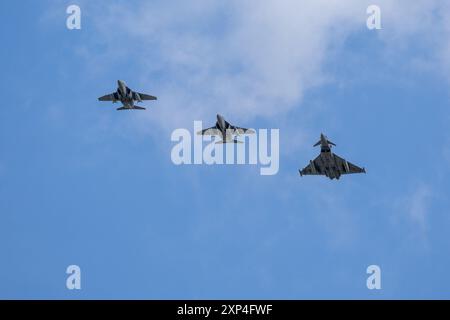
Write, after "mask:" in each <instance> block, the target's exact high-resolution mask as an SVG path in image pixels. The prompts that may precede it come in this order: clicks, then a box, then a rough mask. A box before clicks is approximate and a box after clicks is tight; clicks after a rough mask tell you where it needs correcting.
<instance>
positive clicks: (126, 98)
mask: <svg viewBox="0 0 450 320" xmlns="http://www.w3.org/2000/svg"><path fill="white" fill-rule="evenodd" d="M117 85H118V88H117V91H116V92H113V93H111V94H107V95H105V96H103V97H100V98H98V100H100V101H112V102H113V103H116V102H117V101H120V102H122V104H123V106H122V107H120V108H117V110H131V109H135V110H145V108H144V107H139V106H136V105H135V104H134V102H135V101H137V102H142V101H144V100H156V99H157V98H156V97H154V96H151V95H148V94H145V93H139V92H135V91H132V90H131V89H130V88H128V87H127V86H126V84H125V82H124V81H122V80H118V81H117Z"/></svg>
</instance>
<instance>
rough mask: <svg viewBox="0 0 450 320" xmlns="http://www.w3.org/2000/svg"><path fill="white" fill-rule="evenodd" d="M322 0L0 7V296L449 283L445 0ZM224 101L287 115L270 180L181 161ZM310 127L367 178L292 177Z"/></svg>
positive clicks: (333, 291) (359, 291)
mask: <svg viewBox="0 0 450 320" xmlns="http://www.w3.org/2000/svg"><path fill="white" fill-rule="evenodd" d="M321 2H322V1H305V2H303V3H299V2H298V1H281V2H279V1H266V2H264V3H262V4H261V3H260V2H254V1H249V2H245V4H242V3H241V2H240V1H230V2H226V3H224V2H220V1H217V2H211V1H192V2H189V3H184V2H182V1H172V2H170V1H168V2H166V1H154V2H152V1H131V3H129V2H128V1H95V4H94V3H92V2H89V1H81V2H77V3H76V4H78V5H80V7H81V10H82V29H81V30H73V31H70V30H67V29H66V27H65V23H66V17H67V15H66V13H65V11H66V8H67V6H68V5H69V4H72V2H68V1H39V2H38V1H25V2H21V3H18V2H17V3H16V2H3V3H2V6H1V8H0V15H1V21H2V28H1V29H0V35H1V36H0V39H1V40H2V43H3V46H2V48H3V49H2V50H1V52H0V57H1V60H0V61H1V62H0V63H1V69H2V74H3V76H2V77H1V85H0V93H1V95H2V97H3V99H2V101H3V103H2V107H1V108H0V137H1V138H0V252H1V253H2V254H1V259H0V297H1V298H8V299H9V298H32V299H42V298H52V299H53V298H57V299H61V298H63V299H71V298H81V299H94V298H106V299H108V298H124V299H147V298H149V299H170V298H172V299H174V298H181V299H197V298H204V299H206V298H208V299H213V298H269V299H270V298H274V299H282V298H285V299H309V298H325V299H330V298H338V299H346V298H357V299H365V298H367V299H379V298H387V299H393V298H400V299H404V298H427V299H428V298H438V299H442V298H450V294H449V287H450V280H449V278H448V270H449V268H450V256H449V254H448V252H449V246H450V238H449V236H448V229H449V227H450V216H449V209H450V202H449V199H448V190H449V187H450V183H449V179H448V178H449V176H450V170H449V164H450V147H449V143H450V134H449V132H448V128H449V124H450V111H449V108H448V104H449V94H448V89H449V85H450V83H449V78H448V71H449V70H450V58H448V57H447V56H448V54H447V53H449V52H450V45H448V44H447V43H446V42H448V41H446V40H448V39H450V23H449V21H450V20H449V19H448V13H446V11H445V9H448V8H447V6H448V5H445V4H441V3H439V2H438V1H417V3H415V4H409V3H408V2H407V1H395V2H393V1H386V0H384V1H379V5H380V7H381V10H382V27H383V29H382V30H377V31H369V30H368V29H367V28H366V22H365V21H366V18H367V15H366V8H367V5H368V4H372V3H369V2H367V3H365V2H364V1H353V0H348V1H344V2H340V3H334V2H333V3H328V4H327V5H324V3H321ZM447 12H448V10H447ZM182 13H183V14H182ZM117 79H122V80H125V81H126V82H127V84H129V86H130V87H132V88H133V89H136V90H139V91H144V92H148V93H150V94H154V95H156V96H158V101H156V102H154V103H153V102H152V103H147V104H146V105H148V109H147V111H145V112H116V111H115V110H114V109H115V108H116V105H112V104H108V103H100V102H98V101H97V98H98V97H99V96H100V95H103V94H106V93H109V92H112V91H113V90H114V88H115V85H116V81H117ZM216 113H222V114H224V115H225V116H226V117H227V118H228V119H230V121H232V122H235V123H237V124H239V125H242V126H248V127H254V128H279V129H280V170H279V172H278V174H277V175H274V176H261V175H260V174H259V167H258V166H250V165H241V166H237V165H234V166H233V165H227V166H207V165H203V166H194V165H191V166H189V165H185V166H175V165H173V164H172V162H171V159H170V151H171V149H172V147H173V146H174V143H173V142H171V140H170V134H171V132H172V130H174V129H176V128H187V129H189V130H192V126H193V121H194V120H203V121H204V123H205V124H209V123H211V124H212V123H213V121H214V116H215V114H216ZM321 132H324V133H326V134H327V135H328V136H329V138H330V139H331V140H332V141H333V142H335V143H336V144H337V147H336V148H335V149H334V150H335V152H336V154H338V155H340V156H343V157H345V158H347V159H349V160H350V161H352V162H354V163H356V164H358V165H361V166H364V167H366V169H367V174H366V175H355V176H346V177H343V179H341V180H339V181H330V180H328V179H326V178H321V177H303V178H300V177H299V176H298V171H297V170H298V169H299V168H301V167H304V166H305V165H306V164H307V163H308V161H309V160H310V159H313V158H314V157H315V156H316V155H317V152H318V150H317V149H316V148H313V147H312V145H313V144H314V143H315V142H316V141H317V139H318V137H319V134H320V133H321ZM71 264H76V265H79V266H80V268H81V270H82V290H80V291H76V290H74V291H69V290H67V289H66V287H65V281H66V277H67V275H66V274H65V270H66V268H67V266H68V265H71ZM371 264H376V265H379V266H380V267H381V270H382V280H381V281H382V290H379V291H377V290H368V289H367V287H366V278H367V276H368V275H367V274H366V268H367V266H369V265H371Z"/></svg>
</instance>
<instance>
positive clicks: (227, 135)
mask: <svg viewBox="0 0 450 320" xmlns="http://www.w3.org/2000/svg"><path fill="white" fill-rule="evenodd" d="M254 133H255V131H254V130H252V129H246V128H240V127H236V126H233V125H231V124H230V123H228V122H227V121H225V119H224V118H223V117H222V116H221V115H220V114H218V115H217V121H216V124H215V126H214V127H211V128H207V129H204V130H202V131H199V132H197V134H199V135H202V136H206V135H208V136H221V137H222V141H218V142H216V143H228V142H232V143H242V141H238V140H236V139H234V138H233V136H234V135H238V136H239V135H241V134H254Z"/></svg>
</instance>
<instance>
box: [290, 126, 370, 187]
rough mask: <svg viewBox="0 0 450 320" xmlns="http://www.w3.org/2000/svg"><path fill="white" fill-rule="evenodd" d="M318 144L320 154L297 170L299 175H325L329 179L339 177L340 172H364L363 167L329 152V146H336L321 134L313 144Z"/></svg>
mask: <svg viewBox="0 0 450 320" xmlns="http://www.w3.org/2000/svg"><path fill="white" fill-rule="evenodd" d="M318 145H320V155H319V156H318V157H317V158H315V159H314V160H311V161H309V165H308V166H306V167H305V168H304V169H303V170H299V172H300V176H304V175H325V176H327V177H328V178H330V179H334V178H336V179H339V178H340V177H341V175H342V174H349V173H362V172H364V173H366V170H365V169H364V168H360V167H358V166H356V165H354V164H352V163H350V162H348V161H347V160H345V159H342V158H341V157H338V156H337V155H335V154H334V153H332V152H331V146H336V145H335V144H334V143H333V142H331V141H329V140H328V139H327V137H326V136H325V135H323V134H321V135H320V140H319V141H318V142H317V143H316V144H315V145H314V147H317V146H318Z"/></svg>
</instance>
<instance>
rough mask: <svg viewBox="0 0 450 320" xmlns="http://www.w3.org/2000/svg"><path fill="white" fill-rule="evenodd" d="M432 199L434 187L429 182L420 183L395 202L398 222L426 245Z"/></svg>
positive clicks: (413, 237) (412, 236)
mask: <svg viewBox="0 0 450 320" xmlns="http://www.w3.org/2000/svg"><path fill="white" fill-rule="evenodd" d="M432 199H433V190H432V188H431V187H430V186H429V185H427V184H420V185H419V186H417V187H416V188H415V189H414V190H412V191H409V192H408V193H407V194H405V195H404V196H402V197H401V198H399V200H398V201H397V202H396V203H395V210H396V211H397V214H396V215H395V220H396V224H397V225H398V224H401V225H402V226H403V227H406V228H407V229H409V232H410V236H411V238H412V239H414V240H419V243H420V244H421V245H423V246H426V245H427V242H428V232H429V219H430V217H429V215H430V212H431V208H430V207H431V201H432ZM416 243H417V242H416Z"/></svg>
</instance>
